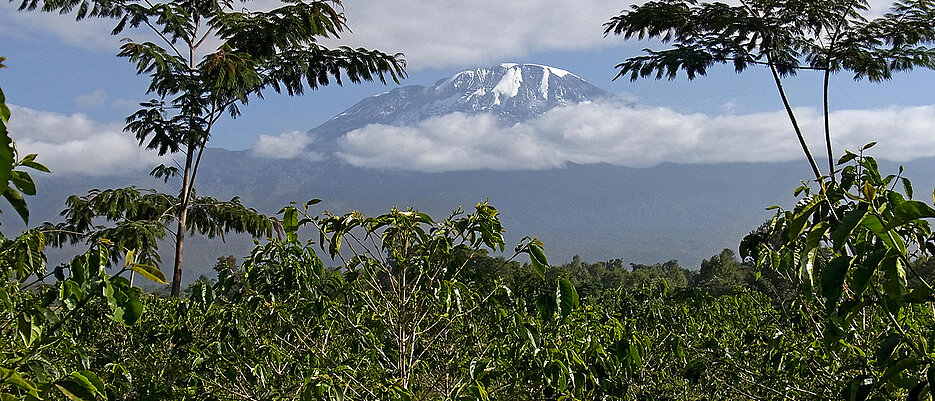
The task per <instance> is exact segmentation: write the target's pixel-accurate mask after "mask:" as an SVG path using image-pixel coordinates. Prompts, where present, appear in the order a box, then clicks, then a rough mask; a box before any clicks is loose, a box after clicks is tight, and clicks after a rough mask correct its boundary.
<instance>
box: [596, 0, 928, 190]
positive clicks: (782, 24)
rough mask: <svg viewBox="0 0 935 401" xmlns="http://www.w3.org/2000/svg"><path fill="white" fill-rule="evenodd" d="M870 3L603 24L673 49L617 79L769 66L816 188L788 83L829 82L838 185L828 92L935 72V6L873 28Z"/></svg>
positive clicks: (654, 5) (678, 0)
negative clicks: (810, 74) (808, 73)
mask: <svg viewBox="0 0 935 401" xmlns="http://www.w3.org/2000/svg"><path fill="white" fill-rule="evenodd" d="M868 7H869V6H868V2H867V1H866V0H817V1H816V0H785V1H776V0H741V1H740V4H739V5H729V4H725V3H719V2H715V3H699V2H698V1H697V0H661V1H650V2H647V3H645V4H642V5H634V6H631V8H630V10H626V11H623V12H622V13H621V14H620V15H617V16H615V17H613V18H611V20H610V21H609V22H607V23H605V24H604V33H605V34H611V33H613V34H615V35H622V36H623V37H624V38H625V39H629V38H632V37H637V38H638V39H644V38H655V39H658V40H661V41H662V42H663V43H672V44H673V47H672V48H670V49H666V50H658V51H657V50H650V49H645V50H644V51H645V52H646V54H644V55H640V56H635V57H630V58H628V59H626V60H624V61H623V62H622V63H620V64H618V65H617V68H618V69H619V73H618V74H617V77H621V76H627V75H629V77H630V80H636V79H638V78H645V77H650V76H653V77H655V78H656V79H661V78H662V77H666V78H668V79H674V78H675V77H676V76H677V74H678V71H679V70H684V71H685V74H686V75H687V76H688V79H694V78H695V77H697V76H699V75H705V74H706V73H707V69H708V68H709V67H711V66H712V65H715V64H732V65H733V66H734V70H735V71H737V72H738V73H739V72H743V71H745V70H746V69H747V68H748V67H750V66H755V65H762V66H766V67H767V68H768V69H769V70H770V73H771V74H772V77H773V82H774V84H775V85H776V89H777V90H778V91H779V96H780V99H781V100H782V104H783V106H784V108H785V110H786V114H787V115H788V117H789V120H790V122H791V123H792V128H793V130H794V131H795V135H796V137H797V138H798V140H799V144H800V145H801V147H802V151H803V152H804V153H805V156H806V158H807V159H808V162H809V165H810V166H811V168H812V171H813V172H814V174H815V178H816V179H820V178H821V177H822V174H821V171H820V169H819V167H818V163H817V162H816V161H815V158H814V156H813V155H812V152H811V150H810V149H809V147H808V145H807V144H806V142H805V135H804V134H803V132H802V128H801V127H800V126H799V122H798V120H797V119H796V116H795V113H794V112H793V109H792V105H791V104H790V102H789V99H788V97H787V96H786V91H785V89H784V87H783V83H782V80H783V78H785V77H789V76H793V75H795V74H796V73H797V72H799V71H802V70H814V71H819V72H821V73H823V77H824V82H823V86H822V99H823V116H824V136H825V147H826V150H827V157H828V176H829V177H831V179H832V180H834V177H835V171H834V157H833V153H832V149H831V128H830V121H829V117H830V107H829V97H828V83H829V81H830V77H831V75H832V74H834V73H836V72H840V71H842V70H843V71H849V72H851V73H852V74H853V77H854V79H855V80H859V79H864V78H866V79H868V80H870V81H883V80H888V79H890V78H891V77H892V74H893V73H894V72H898V71H907V70H911V69H913V68H915V67H924V68H935V49H930V48H928V47H926V46H927V45H931V44H933V43H935V5H933V4H932V3H931V2H929V1H918V0H900V1H897V2H895V3H894V4H893V6H892V9H891V11H890V12H889V13H887V14H885V15H883V16H882V17H879V18H876V19H873V20H868V19H867V18H865V17H864V16H863V13H864V12H865V11H866V10H867V9H868Z"/></svg>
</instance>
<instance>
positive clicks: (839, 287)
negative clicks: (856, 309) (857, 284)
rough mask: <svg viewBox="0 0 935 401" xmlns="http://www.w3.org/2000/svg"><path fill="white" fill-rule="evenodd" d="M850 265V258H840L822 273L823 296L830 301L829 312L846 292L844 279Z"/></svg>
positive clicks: (830, 263)
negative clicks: (842, 293) (844, 291)
mask: <svg viewBox="0 0 935 401" xmlns="http://www.w3.org/2000/svg"><path fill="white" fill-rule="evenodd" d="M850 264H851V257H850V256H838V257H836V258H834V259H832V260H831V262H829V263H828V265H827V266H825V268H824V269H822V271H821V294H822V295H823V296H824V297H825V299H827V300H828V303H827V306H828V309H829V310H830V309H832V308H834V307H835V305H836V304H837V302H838V298H839V297H840V296H841V291H843V290H844V278H845V277H846V275H847V268H848V267H849V266H850Z"/></svg>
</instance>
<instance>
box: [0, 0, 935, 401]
mask: <svg viewBox="0 0 935 401" xmlns="http://www.w3.org/2000/svg"><path fill="white" fill-rule="evenodd" d="M739 3H740V4H739V5H736V4H735V5H729V4H724V3H701V2H697V1H694V0H665V1H650V2H647V3H643V4H641V5H634V6H630V8H628V9H627V10H624V11H623V12H621V14H619V15H617V16H613V17H611V18H610V20H609V21H608V22H607V23H606V24H605V26H604V28H605V34H607V35H608V36H622V37H623V38H624V39H633V38H636V39H646V38H650V39H653V38H654V39H656V40H657V42H654V44H655V45H668V44H671V45H672V46H673V47H672V48H669V49H664V50H650V49H647V50H646V51H645V53H644V54H642V55H639V56H634V57H631V58H629V59H626V60H624V61H623V62H622V63H621V64H619V65H617V66H616V68H617V70H618V72H619V74H618V77H629V78H630V79H640V78H655V79H660V78H668V79H672V78H675V77H676V76H677V75H678V73H680V72H681V73H684V74H685V75H687V76H688V78H689V79H695V78H698V77H701V76H704V75H705V73H706V71H707V69H708V68H710V67H713V66H715V65H722V64H723V65H728V66H732V67H733V68H734V69H735V70H736V72H738V73H742V72H744V71H745V70H746V69H748V68H766V69H768V70H769V71H770V73H771V77H772V79H773V80H774V83H775V85H776V89H777V92H778V94H779V96H780V99H781V100H782V102H783V105H784V106H785V112H786V113H787V115H788V117H789V122H790V123H791V126H792V133H793V134H794V135H795V139H796V140H797V141H798V143H799V144H800V145H801V147H802V150H803V153H804V155H805V159H806V161H807V162H808V163H809V166H810V167H811V170H812V171H813V173H814V177H810V178H809V179H808V180H807V181H804V182H803V184H802V186H801V187H799V188H798V189H797V190H796V191H795V195H796V197H797V200H798V201H797V203H795V205H794V206H793V207H791V208H782V207H774V208H773V210H774V212H775V214H774V216H773V217H772V218H771V219H769V220H768V221H765V222H763V224H762V225H760V226H759V227H750V234H749V235H747V236H746V237H745V238H743V240H742V241H741V242H740V243H739V244H737V246H736V249H737V252H735V251H734V250H733V249H734V246H730V247H729V248H726V249H724V250H723V251H721V252H720V253H718V254H715V255H712V256H711V257H710V258H708V259H705V260H704V261H703V262H702V263H701V266H700V267H699V268H698V269H695V266H691V267H690V268H685V267H682V266H680V265H679V264H678V262H677V261H674V260H673V261H668V262H665V263H660V264H654V265H643V264H631V265H630V266H624V265H623V262H622V261H621V260H619V259H615V260H608V261H598V262H593V263H592V262H586V261H582V260H580V258H577V257H576V258H574V259H573V260H572V261H571V262H570V263H567V264H564V265H552V264H550V263H549V261H548V256H547V254H548V244H544V243H543V242H542V241H540V240H539V239H538V238H536V237H526V238H524V239H523V240H522V241H520V242H519V243H518V244H507V243H506V242H505V240H504V236H503V233H504V227H503V226H502V225H501V220H500V214H499V211H498V210H497V208H496V207H495V205H492V204H489V203H488V202H486V201H484V202H480V203H478V204H477V205H475V206H474V207H471V208H465V209H460V208H459V209H458V210H456V211H455V212H453V213H452V214H451V215H448V216H429V215H427V214H425V213H422V212H420V211H418V210H414V209H397V208H394V209H391V210H389V211H387V212H386V213H384V214H380V215H375V216H365V215H363V214H361V213H360V212H357V211H350V212H346V213H344V212H341V213H331V212H328V211H323V210H319V209H318V208H317V206H316V205H317V204H318V203H319V202H320V200H318V199H311V200H309V201H307V202H304V203H299V202H302V200H297V201H296V202H295V203H292V204H289V205H283V206H284V207H283V208H282V210H280V211H279V213H278V214H276V215H274V216H266V215H263V214H261V213H259V212H257V211H256V210H254V209H251V208H250V207H249V205H244V204H242V203H241V202H240V201H239V199H237V198H234V199H232V200H229V201H223V200H218V199H214V198H212V197H210V196H203V195H201V194H197V193H196V191H195V188H196V187H197V181H196V177H197V173H198V167H199V163H200V160H201V153H202V152H203V151H204V149H205V147H206V146H207V144H208V142H209V139H210V138H211V136H212V134H213V131H212V129H213V128H214V127H215V123H217V122H218V121H219V120H221V119H224V118H231V119H233V118H235V117H237V116H238V115H239V113H240V108H241V107H246V106H247V103H248V102H249V101H250V100H253V101H261V99H262V96H263V94H264V93H266V94H269V92H275V93H284V94H286V95H289V96H298V95H302V94H303V93H304V92H306V91H308V90H312V89H315V88H318V87H320V86H325V85H329V84H334V83H337V84H341V83H358V82H361V81H372V80H378V81H382V82H384V83H388V82H398V81H399V80H400V79H402V78H404V77H405V76H406V73H405V68H406V62H405V60H404V58H403V56H402V54H389V53H383V52H381V51H377V50H368V49H364V48H356V49H355V48H350V47H337V48H333V49H332V48H327V47H325V46H323V45H322V44H320V39H323V38H338V37H339V36H340V34H341V33H343V32H345V31H346V29H347V25H346V24H347V21H346V19H345V17H344V14H343V12H342V10H343V8H342V5H341V3H340V2H339V1H336V0H335V1H302V0H290V1H284V2H282V3H277V5H278V8H273V9H271V10H265V11H263V10H253V11H251V10H247V9H245V8H242V7H241V6H242V5H241V4H240V3H237V4H234V3H232V2H230V1H223V0H222V1H217V0H180V1H171V2H164V3H158V2H151V1H136V0H106V1H105V0H44V1H42V2H40V1H39V0H25V1H23V2H22V3H21V4H20V6H19V8H20V10H21V11H23V12H59V13H63V14H72V15H74V16H75V17H76V19H78V20H82V19H86V18H111V19H113V20H114V23H115V25H114V30H113V33H114V34H118V33H120V32H122V31H124V30H127V29H143V30H147V29H148V30H150V31H151V32H152V33H153V34H155V35H156V36H157V37H158V38H160V39H161V40H162V42H160V43H158V44H157V43H154V42H134V41H126V42H124V44H123V46H122V47H121V49H120V50H119V54H118V56H119V57H121V58H125V59H126V60H127V61H129V62H130V63H132V64H133V65H134V66H135V67H136V69H137V72H138V73H139V74H140V75H145V76H147V77H149V78H150V80H151V81H150V82H151V84H150V86H149V91H148V93H147V95H149V96H152V97H153V98H154V99H153V100H152V101H150V102H145V103H142V104H140V107H141V108H140V109H139V111H137V112H135V113H133V114H131V115H130V116H129V117H128V118H127V119H126V128H125V131H127V133H129V134H132V135H134V136H135V137H136V138H137V139H138V140H139V142H140V145H141V146H145V147H147V148H149V149H152V150H153V151H154V152H158V153H159V154H160V155H162V154H176V155H181V157H182V158H183V159H184V163H181V164H180V165H179V166H165V165H161V166H157V167H155V168H154V169H153V170H152V173H151V175H153V176H154V177H155V178H156V179H160V180H165V182H173V183H177V184H178V188H179V192H178V193H177V194H165V193H159V192H156V191H150V190H145V189H139V188H133V187H129V188H113V189H105V190H91V191H89V192H88V193H87V194H75V195H74V196H72V197H70V198H68V200H67V201H66V204H65V210H64V212H63V214H62V221H60V222H58V223H47V224H41V225H38V226H36V227H34V228H31V229H28V230H26V231H23V232H21V233H18V234H16V235H13V236H9V237H7V236H2V238H0V285H2V287H0V332H2V335H0V360H2V363H0V400H3V401H6V400H57V399H67V400H650V399H651V400H728V399H729V400H749V399H788V400H815V399H845V400H897V399H898V400H903V399H906V400H929V399H932V398H933V394H935V349H933V347H935V289H933V287H932V285H933V284H932V283H935V235H933V233H932V230H931V226H930V222H931V219H932V218H935V208H933V204H932V203H931V202H929V200H928V199H926V200H925V201H920V200H914V199H913V195H914V189H913V187H912V184H911V183H910V182H909V180H908V179H906V178H905V177H904V176H903V171H902V169H899V170H898V171H896V172H894V173H892V174H890V173H886V172H881V171H879V167H878V164H877V161H876V159H874V157H873V156H872V154H871V151H872V148H873V146H874V145H875V143H868V144H866V145H865V146H863V147H861V148H859V149H852V150H845V151H844V152H843V153H839V154H840V156H838V157H832V156H833V155H834V153H833V150H832V146H831V145H832V135H831V128H830V123H829V110H830V107H829V105H828V96H827V95H828V92H829V90H830V89H829V85H828V82H829V80H830V79H831V78H832V77H833V76H834V75H835V74H837V73H841V72H847V73H850V74H853V78H854V79H868V80H870V81H884V80H887V79H889V78H890V77H891V75H892V74H894V73H896V72H901V71H909V70H912V69H914V68H929V69H932V68H935V50H932V49H930V48H929V46H931V45H932V44H933V43H935V5H933V4H931V3H930V2H927V1H901V2H897V3H895V4H893V6H892V8H891V10H890V11H889V12H887V13H886V14H884V15H882V16H880V17H877V18H874V19H869V18H867V17H864V16H863V14H862V12H863V11H865V10H866V9H867V8H868V7H869V6H868V4H867V3H866V2H865V1H860V0H858V1H853V0H849V1H843V0H820V1H799V0H792V1H784V2H775V1H769V0H742V1H740V2H739ZM213 46H216V47H213ZM3 61H5V59H4V58H0V69H2V68H3V64H2V62H3ZM802 70H809V71H818V72H819V73H821V74H823V76H824V86H823V87H822V88H819V93H821V94H823V98H824V117H825V120H824V121H825V125H824V134H825V135H824V138H825V143H824V146H825V150H826V151H827V155H828V156H827V163H828V164H827V165H824V166H821V165H820V164H821V163H820V162H821V161H822V158H820V157H819V158H816V157H815V156H814V155H813V153H812V152H811V148H810V147H809V145H808V144H807V143H806V142H805V139H804V138H805V136H804V135H803V132H802V129H801V127H799V125H798V123H797V119H796V114H795V112H796V111H795V108H794V107H792V105H791V104H790V102H789V100H788V98H787V96H786V94H785V90H784V87H783V85H782V83H783V82H784V80H787V79H791V78H792V77H794V76H795V74H796V73H797V72H799V71H802ZM0 72H2V71H0ZM0 76H2V75H0ZM14 101H15V100H7V99H5V97H4V96H3V93H2V91H0V182H2V183H3V185H0V186H3V187H4V188H5V189H4V190H3V192H2V195H3V197H4V199H6V202H5V203H3V207H2V208H0V210H2V211H3V212H6V213H11V212H12V213H16V215H18V216H19V218H21V219H22V220H23V221H26V222H28V220H29V207H28V201H27V200H26V199H27V198H26V197H25V196H42V194H41V192H39V191H38V190H37V188H36V185H35V181H34V179H33V176H34V175H36V174H48V173H53V172H50V171H49V169H48V168H46V167H45V166H44V165H43V164H42V163H41V156H42V155H36V154H28V155H20V154H19V153H17V151H16V147H15V144H14V143H13V140H12V139H11V133H10V132H8V126H9V120H10V118H11V109H10V107H8V105H7V102H11V103H12V102H14ZM880 138H881V140H898V138H888V137H886V135H885V133H880ZM790 139H791V138H790ZM751 151H755V150H751ZM271 173H273V174H275V173H276V172H271ZM53 174H54V173H53ZM924 190H925V191H926V192H925V194H926V197H928V194H929V192H928V190H929V189H928V188H925V189H924ZM932 195H933V199H932V200H933V201H935V192H932ZM453 206H456V205H453ZM766 206H768V205H764V207H766ZM542 218H560V217H558V216H543V217H542ZM231 232H238V233H249V234H250V235H253V236H254V237H255V238H256V239H257V240H256V247H255V248H254V249H253V250H252V252H250V254H249V255H243V256H240V257H235V256H234V255H231V256H222V257H219V258H218V262H217V265H216V266H215V270H216V272H217V278H213V277H212V278H207V277H204V278H201V279H198V280H195V281H194V283H193V284H192V285H190V286H188V287H187V288H182V285H181V284H182V277H181V276H182V271H183V270H182V266H183V261H184V242H185V239H186V237H187V236H191V235H204V236H207V237H209V238H220V237H223V236H224V235H225V234H227V233H231ZM9 234H10V233H4V235H9ZM160 243H166V244H170V245H171V246H174V248H173V250H174V254H173V256H174V259H173V260H172V261H171V263H168V262H169V261H167V263H165V264H164V263H163V261H162V260H161V258H160V256H159V253H158V252H157V251H158V247H159V244H160ZM63 245H78V246H80V247H81V248H82V249H83V250H84V251H83V252H81V253H80V254H78V255H75V256H74V258H73V259H72V260H71V261H70V262H67V263H63V264H60V265H57V266H48V265H47V263H46V257H45V255H44V250H45V249H47V248H49V247H60V246H63ZM160 266H166V268H165V269H163V268H162V267H160ZM168 266H171V268H168ZM142 280H145V281H149V282H154V283H158V284H161V285H165V286H167V287H166V288H168V291H167V293H162V292H156V293H154V292H144V291H143V290H142V289H141V284H140V282H141V281H142Z"/></svg>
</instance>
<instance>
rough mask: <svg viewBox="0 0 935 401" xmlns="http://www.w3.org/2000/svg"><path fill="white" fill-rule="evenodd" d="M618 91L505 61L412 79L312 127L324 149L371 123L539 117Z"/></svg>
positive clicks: (557, 71)
mask: <svg viewBox="0 0 935 401" xmlns="http://www.w3.org/2000/svg"><path fill="white" fill-rule="evenodd" d="M613 98H614V96H613V95H612V94H611V93H609V92H607V91H605V90H603V89H600V88H598V87H596V86H594V85H591V84H589V83H587V82H585V81H584V80H582V79H581V78H579V77H578V76H576V75H575V74H572V73H570V72H568V71H565V70H562V69H558V68H554V67H548V66H543V65H538V64H509V63H508V64H500V65H498V66H494V67H487V68H475V69H470V70H464V71H461V72H459V73H457V74H455V75H453V76H451V77H449V78H443V79H440V80H439V81H438V82H436V83H435V85H434V86H432V87H425V86H421V85H410V86H404V87H401V88H397V89H393V90H391V91H389V92H386V93H382V94H379V95H376V96H372V97H370V98H367V99H364V100H362V101H360V102H358V103H357V104H356V105H354V106H353V107H351V108H350V109H348V110H346V111H345V112H343V113H341V114H339V115H337V116H335V117H334V118H332V119H331V120H329V121H328V122H325V123H324V124H322V125H320V126H318V127H316V128H314V129H312V130H310V131H309V133H311V134H313V135H314V136H315V137H316V138H317V139H318V143H317V144H316V148H318V149H319V150H325V151H327V150H331V149H328V148H329V147H330V146H329V145H333V142H334V141H335V140H336V139H338V138H340V137H341V136H343V135H344V134H346V133H347V132H349V131H353V130H355V129H358V128H362V127H364V126H366V125H369V124H384V125H393V126H409V125H414V124H416V123H418V122H420V121H423V120H426V119H428V118H431V117H437V116H443V115H446V114H451V113H465V114H478V113H489V114H492V115H494V116H496V117H497V118H498V119H499V120H500V122H501V123H502V124H504V125H512V124H515V123H518V122H522V121H526V120H528V119H530V118H534V117H537V116H539V115H541V114H542V113H544V112H546V111H548V110H550V109H552V108H554V107H559V106H564V105H570V104H577V103H582V102H597V101H606V100H611V99H613Z"/></svg>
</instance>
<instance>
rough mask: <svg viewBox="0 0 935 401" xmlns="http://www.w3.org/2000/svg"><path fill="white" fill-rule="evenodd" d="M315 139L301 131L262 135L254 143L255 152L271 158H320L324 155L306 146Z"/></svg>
mask: <svg viewBox="0 0 935 401" xmlns="http://www.w3.org/2000/svg"><path fill="white" fill-rule="evenodd" d="M314 141H315V139H314V138H313V137H312V136H310V135H309V134H308V133H305V132H301V131H290V132H284V133H282V134H279V135H275V136H274V135H260V138H259V139H257V140H256V142H254V143H253V148H252V150H253V154H255V155H257V156H260V157H266V158H270V159H291V158H294V157H299V156H304V157H305V158H306V159H309V160H320V159H321V158H322V155H321V154H320V153H316V152H310V151H308V150H306V149H305V148H306V147H307V146H308V145H310V144H312V143H313V142H314Z"/></svg>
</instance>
